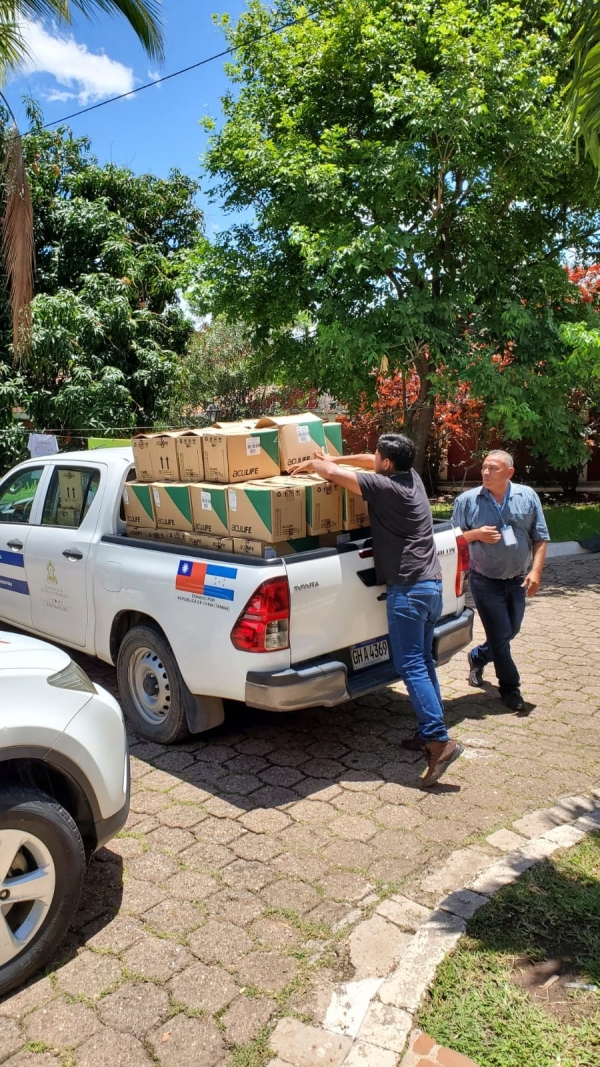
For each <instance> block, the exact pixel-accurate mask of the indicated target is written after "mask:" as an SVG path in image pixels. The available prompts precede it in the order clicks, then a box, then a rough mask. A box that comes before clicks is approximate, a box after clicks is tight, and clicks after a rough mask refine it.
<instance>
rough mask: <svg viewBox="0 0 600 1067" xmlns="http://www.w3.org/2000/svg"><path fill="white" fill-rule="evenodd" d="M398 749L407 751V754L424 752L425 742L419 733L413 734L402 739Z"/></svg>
mask: <svg viewBox="0 0 600 1067" xmlns="http://www.w3.org/2000/svg"><path fill="white" fill-rule="evenodd" d="M400 748H405V749H408V751H409V752H425V751H426V748H425V742H424V740H423V738H422V737H421V735H420V733H419V731H418V730H417V732H416V734H413V736H412V737H404V738H403V739H402V741H401V742H400Z"/></svg>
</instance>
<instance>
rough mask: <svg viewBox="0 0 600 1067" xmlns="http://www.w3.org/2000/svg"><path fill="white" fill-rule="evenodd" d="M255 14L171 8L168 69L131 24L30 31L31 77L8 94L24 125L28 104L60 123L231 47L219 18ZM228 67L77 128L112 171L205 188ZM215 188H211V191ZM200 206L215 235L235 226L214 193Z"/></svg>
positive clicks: (172, 2) (196, 5)
mask: <svg viewBox="0 0 600 1067" xmlns="http://www.w3.org/2000/svg"><path fill="white" fill-rule="evenodd" d="M245 7H246V5H245V2H244V0H222V4H219V2H218V0H163V14H164V19H165V23H166V48H165V53H166V54H165V61H164V63H163V65H162V67H160V68H158V66H157V65H156V64H155V63H153V62H152V61H151V60H149V59H148V57H147V56H146V54H145V53H144V51H143V49H142V47H141V45H139V44H138V42H137V38H136V37H135V35H134V33H133V31H132V30H131V29H130V28H129V25H128V23H126V22H125V20H124V19H116V18H115V19H109V18H107V17H106V16H104V15H102V16H99V17H98V18H97V19H95V20H94V21H92V22H90V21H87V20H86V19H84V18H83V17H82V16H80V15H77V16H76V18H75V20H74V22H73V24H72V26H71V27H70V28H69V29H68V30H65V29H64V28H63V29H59V28H57V27H56V25H54V26H53V25H52V24H49V23H46V24H44V25H40V24H39V23H35V24H30V25H29V26H28V27H27V35H28V40H29V46H30V51H31V53H32V60H31V62H30V63H29V69H26V70H24V71H22V72H20V73H19V74H18V76H13V77H12V78H11V79H10V81H9V82H8V84H7V85H6V86H5V88H4V92H5V94H6V96H7V98H8V100H9V102H10V104H11V106H12V108H13V110H14V111H15V113H16V115H17V117H18V118H19V119H20V118H21V117H22V116H23V110H22V106H21V99H22V97H23V95H31V96H33V97H35V99H37V100H39V102H40V104H41V106H42V109H43V112H44V115H45V119H46V121H47V122H50V121H52V120H53V119H60V118H62V117H63V116H65V115H69V114H70V113H71V112H73V111H77V110H79V108H81V107H85V106H87V105H89V104H94V103H97V102H99V101H100V100H103V99H107V98H108V97H110V96H115V95H118V94H119V93H121V92H128V91H130V90H131V89H132V88H134V87H135V86H136V85H141V84H143V83H144V82H147V81H150V80H152V78H153V77H157V76H161V75H164V74H169V73H171V71H174V70H177V69H179V68H180V67H185V66H188V65H189V64H192V63H195V62H197V61H198V60H200V59H203V58H205V57H207V56H210V55H212V54H213V53H215V52H219V51H221V50H222V49H223V48H225V47H226V44H225V38H224V35H223V33H222V32H221V31H220V30H218V29H216V28H215V26H214V25H213V22H212V17H211V16H212V15H213V13H215V12H216V13H218V14H222V13H223V12H227V13H228V14H229V15H230V16H231V18H232V19H233V20H237V19H238V18H239V16H240V14H241V13H242V12H243V11H244V10H245ZM224 62H225V61H224V60H223V59H219V60H216V61H215V62H213V63H209V64H207V65H206V66H204V67H200V68H199V69H198V70H195V71H190V72H189V73H188V74H183V75H181V76H180V77H179V78H174V79H173V80H172V81H169V82H166V83H165V84H164V85H162V86H160V87H156V88H151V89H146V90H144V92H141V93H138V94H136V95H135V96H133V97H130V98H128V99H126V100H121V101H118V102H117V103H114V104H108V105H107V106H106V107H101V108H98V109H97V110H96V111H92V112H90V113H89V114H87V115H82V116H80V117H79V118H76V119H72V120H70V123H69V125H70V126H71V127H72V129H73V131H74V133H75V134H76V135H82V134H86V135H87V136H89V137H90V138H91V141H92V149H93V151H94V153H95V154H96V155H97V157H98V158H99V160H100V161H101V162H102V163H104V162H108V161H113V162H114V163H118V164H123V165H126V166H128V167H131V168H132V170H134V171H136V172H137V173H143V172H146V171H150V172H152V173H155V174H160V175H166V174H167V173H168V171H169V170H170V168H171V167H179V168H180V169H181V170H183V171H184V172H185V173H187V174H190V175H191V176H192V177H195V178H198V177H200V161H199V156H200V155H201V153H202V151H203V149H204V147H205V145H206V134H205V133H204V131H203V130H202V129H201V127H200V125H199V120H200V118H201V117H202V116H203V115H211V116H212V117H214V118H217V119H218V118H219V116H220V114H221V110H220V98H221V96H222V94H223V92H224V91H225V90H226V88H227V87H228V84H229V83H228V79H227V77H226V75H225V73H224V70H223V64H224ZM25 126H26V122H25V120H24V119H23V121H22V127H25ZM207 184H208V183H207V182H206V181H205V182H203V186H204V188H206V186H207ZM199 203H200V205H201V206H202V207H203V208H204V210H205V213H206V229H207V233H208V234H209V235H210V233H212V232H214V231H215V229H220V228H223V227H224V226H226V225H227V224H228V219H227V217H226V216H223V214H222V212H221V210H220V208H219V206H218V205H211V204H210V203H209V202H208V198H207V196H206V195H205V192H204V191H203V192H201V194H200V197H199Z"/></svg>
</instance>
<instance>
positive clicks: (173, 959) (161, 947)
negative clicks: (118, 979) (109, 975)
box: [123, 937, 193, 982]
mask: <svg viewBox="0 0 600 1067" xmlns="http://www.w3.org/2000/svg"><path fill="white" fill-rule="evenodd" d="M192 960H193V957H192V955H191V953H190V952H188V950H187V949H186V948H184V947H183V946H182V945H178V944H176V943H175V942H173V941H166V940H165V939H164V938H158V937H145V938H144V940H143V941H138V943H137V944H136V945H134V946H133V948H130V949H129V950H128V951H127V952H126V953H125V955H124V956H123V962H124V964H125V966H126V968H127V970H128V971H129V972H130V974H136V975H140V976H141V977H142V978H147V979H149V980H150V981H154V982H166V981H167V979H168V978H171V977H172V976H173V975H174V974H177V972H178V971H182V970H183V968H184V967H187V966H189V964H190V963H191V962H192Z"/></svg>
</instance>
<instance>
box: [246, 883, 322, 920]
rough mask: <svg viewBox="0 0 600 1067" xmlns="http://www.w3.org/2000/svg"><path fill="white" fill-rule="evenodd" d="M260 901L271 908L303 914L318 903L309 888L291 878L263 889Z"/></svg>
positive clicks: (317, 897) (313, 890)
mask: <svg viewBox="0 0 600 1067" xmlns="http://www.w3.org/2000/svg"><path fill="white" fill-rule="evenodd" d="M261 897H262V899H263V900H264V901H265V902H266V904H267V905H268V906H270V907H272V908H282V909H284V910H288V911H289V910H292V911H298V912H300V914H304V913H305V912H307V911H310V910H311V909H312V908H314V907H316V905H317V904H318V903H319V901H320V899H321V898H320V897H319V894H318V893H317V892H316V890H315V889H313V888H312V887H311V886H309V885H306V884H305V883H304V882H301V881H299V880H297V879H293V878H282V879H281V880H280V881H279V882H273V884H272V885H269V886H267V887H266V889H263V891H262V894H261Z"/></svg>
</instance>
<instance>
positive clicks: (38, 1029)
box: [2, 1000, 102, 1051]
mask: <svg viewBox="0 0 600 1067" xmlns="http://www.w3.org/2000/svg"><path fill="white" fill-rule="evenodd" d="M9 1025H12V1024H8V1023H7V1024H6V1026H9ZM23 1028H24V1030H25V1033H26V1035H27V1039H28V1040H29V1041H43V1043H44V1044H45V1045H48V1046H49V1047H50V1048H54V1049H62V1048H76V1047H77V1046H78V1045H81V1044H83V1042H84V1041H87V1039H88V1038H89V1037H92V1036H93V1035H94V1034H96V1033H97V1032H98V1031H99V1030H101V1029H102V1025H101V1023H100V1022H99V1021H98V1019H97V1018H96V1016H95V1014H94V1012H93V1011H92V1009H91V1008H88V1007H86V1006H85V1004H80V1003H77V1002H76V1003H75V1004H70V1003H67V1001H66V1000H56V1001H52V1002H51V1003H50V1004H48V1005H47V1006H46V1007H45V1008H38V1009H37V1011H34V1012H32V1013H31V1015H27V1016H26V1018H25V1020H24V1022H23ZM4 1029H5V1025H4V1024H3V1026H2V1030H3V1031H4ZM15 1051H16V1050H15Z"/></svg>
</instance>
